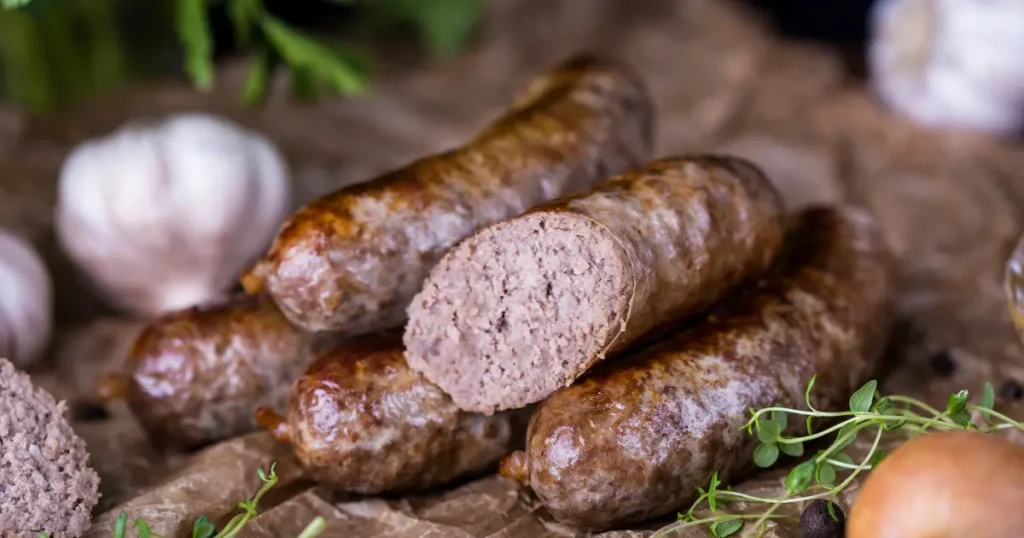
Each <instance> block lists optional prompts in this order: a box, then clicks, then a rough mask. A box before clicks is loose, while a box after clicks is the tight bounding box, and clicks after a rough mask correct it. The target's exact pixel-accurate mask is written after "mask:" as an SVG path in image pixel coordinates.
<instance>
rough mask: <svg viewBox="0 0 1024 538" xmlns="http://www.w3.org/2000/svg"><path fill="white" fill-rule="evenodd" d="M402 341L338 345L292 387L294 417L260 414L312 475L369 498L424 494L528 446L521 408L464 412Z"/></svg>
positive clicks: (370, 339)
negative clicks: (423, 373)
mask: <svg viewBox="0 0 1024 538" xmlns="http://www.w3.org/2000/svg"><path fill="white" fill-rule="evenodd" d="M401 344H402V342H401V336H400V335H399V334H390V335H373V336H366V337H362V338H358V339H356V340H354V341H351V342H348V343H346V344H344V345H342V346H339V347H337V348H335V349H334V350H332V351H330V352H328V353H326V354H324V355H322V356H321V357H320V358H319V359H317V361H316V362H315V363H314V364H313V365H312V366H310V368H309V370H308V371H307V372H306V373H305V375H303V376H302V377H300V378H299V380H298V381H297V382H296V383H295V386H294V388H293V390H292V399H291V405H290V412H289V414H288V417H287V419H285V418H283V417H280V416H277V415H276V414H275V413H272V412H269V411H267V410H264V409H261V410H258V411H257V414H258V415H259V418H260V422H261V423H262V424H263V425H264V426H265V427H267V428H268V429H269V430H271V432H272V433H274V435H275V437H277V438H278V439H279V440H281V441H287V442H291V443H292V446H293V448H294V450H295V454H296V456H297V457H298V459H299V461H300V462H301V463H302V465H303V467H304V468H305V469H306V471H307V472H308V475H309V476H310V477H311V478H312V479H314V480H316V481H318V482H320V483H322V484H324V485H326V486H328V487H331V488H333V489H336V490H339V491H349V492H356V493H365V494H374V493H382V492H398V491H410V490H421V489H426V488H430V487H433V486H437V485H441V484H444V483H446V482H449V481H451V480H453V479H455V478H457V477H459V476H463V475H466V474H468V473H473V472H478V471H483V470H485V469H487V468H489V467H492V466H495V465H496V464H497V462H498V460H499V459H500V458H501V457H502V456H504V455H505V454H508V453H509V452H511V451H513V450H515V449H516V448H519V447H521V446H522V442H523V438H524V437H525V433H526V431H525V430H526V417H525V415H524V413H523V412H512V413H504V414H497V415H493V416H489V417H488V416H484V415H480V414H475V413H465V412H462V411H459V409H458V408H456V407H455V405H454V404H453V403H452V401H451V399H450V398H448V396H446V395H445V394H444V393H443V392H441V390H440V389H438V388H437V387H436V386H434V385H432V384H430V383H429V382H427V381H426V380H424V379H423V378H422V377H420V376H419V375H417V374H416V373H415V372H413V371H412V370H410V369H409V368H408V366H406V363H405V359H404V358H403V353H402V345H401Z"/></svg>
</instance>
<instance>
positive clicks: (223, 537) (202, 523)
mask: <svg viewBox="0 0 1024 538" xmlns="http://www.w3.org/2000/svg"><path fill="white" fill-rule="evenodd" d="M276 467H277V463H276V462H275V463H272V464H271V465H270V472H269V473H267V472H265V471H264V470H263V468H262V467H261V468H259V469H257V470H256V473H257V474H258V475H259V477H260V481H261V482H263V485H262V487H260V489H259V491H257V492H256V494H255V495H253V497H252V498H251V499H247V500H244V501H242V502H240V503H238V508H240V509H241V510H242V512H241V513H239V514H237V515H235V517H233V518H231V520H230V521H228V523H227V525H225V526H224V528H223V529H221V531H220V532H217V528H216V527H215V526H214V525H213V523H211V522H210V520H209V519H208V518H207V517H206V516H205V515H202V516H199V519H197V520H196V521H195V523H193V524H192V538H233V537H234V536H236V535H237V534H238V533H239V532H240V531H241V530H242V528H243V527H245V525H246V523H248V522H249V520H251V519H252V518H254V517H256V515H257V514H258V513H259V503H260V499H262V498H263V496H264V495H266V494H267V492H268V491H270V489H271V488H273V487H274V486H275V485H277V483H278V481H279V479H278V477H277V472H275V468H276ZM132 526H134V527H135V534H136V536H138V538H167V537H166V536H163V535H161V534H157V533H155V532H153V531H152V530H151V529H150V528H149V524H148V523H146V521H145V520H144V519H141V518H138V519H136V520H135V521H133V522H132ZM326 527H327V520H326V519H324V518H323V516H318V517H316V518H315V519H313V521H311V522H310V523H309V525H307V526H306V528H305V529H303V530H302V532H301V533H299V536H298V538H316V537H317V536H319V535H320V533H322V532H323V531H324V528H326ZM127 533H128V514H127V513H125V512H121V513H120V514H119V515H118V517H117V522H116V523H115V524H114V538H125V537H126V536H128V534H127ZM39 538H48V535H47V534H46V533H45V532H40V533H39Z"/></svg>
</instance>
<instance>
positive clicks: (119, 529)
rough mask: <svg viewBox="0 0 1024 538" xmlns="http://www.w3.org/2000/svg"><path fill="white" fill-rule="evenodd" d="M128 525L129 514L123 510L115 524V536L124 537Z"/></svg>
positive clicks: (116, 537) (117, 537) (115, 537)
mask: <svg viewBox="0 0 1024 538" xmlns="http://www.w3.org/2000/svg"><path fill="white" fill-rule="evenodd" d="M127 526H128V514H126V513H124V512H121V513H120V514H118V516H117V523H115V524H114V538H124V533H125V527H127Z"/></svg>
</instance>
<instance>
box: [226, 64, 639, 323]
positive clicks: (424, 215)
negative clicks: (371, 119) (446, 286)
mask: <svg viewBox="0 0 1024 538" xmlns="http://www.w3.org/2000/svg"><path fill="white" fill-rule="evenodd" d="M652 125H653V119H652V106H651V104H650V100H649V97H648V95H647V91H646V89H645V88H644V85H643V84H642V82H641V81H640V80H639V79H637V78H636V77H635V76H634V75H633V74H632V73H631V71H629V70H628V69H626V68H624V67H622V66H618V65H616V64H612V63H609V62H604V61H600V60H595V59H588V58H583V57H580V58H576V59H574V60H571V61H569V62H566V63H565V64H563V65H561V66H560V67H559V68H558V69H555V70H554V71H552V72H550V73H548V74H546V75H544V76H543V77H540V78H539V79H538V80H536V81H534V82H533V84H531V85H530V86H529V87H528V88H527V89H526V90H525V91H524V92H523V94H522V96H521V97H520V98H519V100H518V102H517V103H516V104H515V105H514V106H513V108H512V110H511V111H510V112H508V113H507V114H506V115H505V116H503V117H502V118H500V119H498V120H497V121H496V122H495V123H493V124H492V125H491V126H490V127H489V128H487V129H486V130H484V131H483V132H482V133H480V134H479V135H478V136H477V137H476V138H474V139H473V140H471V141H469V142H468V143H467V144H465V145H464V146H463V147H462V148H459V149H456V150H454V151H449V152H446V153H442V154H440V155H435V156H432V157H427V158H424V159H420V160H418V161H415V162H413V163H411V164H409V165H407V166H405V167H404V168H401V169H399V170H396V171H393V172H390V173H388V174H385V175H383V176H381V177H379V178H377V179H375V180H373V181H370V182H368V183H364V184H360V185H355V186H352V187H349V188H346V189H343V190H340V191H337V192H335V193H332V194H329V195H327V196H325V197H323V198H320V199H319V200H316V201H314V202H312V203H311V204H309V205H307V206H306V207H304V208H303V209H302V210H300V211H299V212H298V213H296V214H295V215H293V216H292V217H291V218H290V219H289V220H288V221H287V222H286V223H285V225H284V227H283V228H282V230H281V232H280V234H279V235H278V236H277V238H276V240H275V241H274V243H273V245H272V246H271V249H270V251H269V253H268V254H267V255H266V256H265V257H264V259H263V260H261V261H260V262H259V263H257V264H256V265H255V266H254V267H253V269H252V270H251V271H250V272H249V273H248V274H247V275H245V276H244V277H243V285H244V286H245V287H246V290H247V291H249V292H251V293H258V292H260V291H262V290H264V289H265V290H266V291H268V292H269V293H270V295H271V296H273V298H274V300H275V302H276V303H277V305H278V306H279V307H280V308H281V310H282V311H283V312H284V314H285V315H286V316H287V317H288V319H290V320H291V321H292V322H293V323H295V324H296V325H298V326H300V327H303V328H305V329H307V330H309V331H313V332H320V331H330V332H343V333H348V334H350V335H353V334H359V333H364V332H371V331H374V330H379V329H384V328H393V327H398V326H401V325H402V322H403V321H404V319H405V309H406V307H407V306H408V304H409V301H410V300H411V299H412V297H413V295H414V294H415V293H416V292H417V291H419V289H420V286H421V285H422V284H423V279H424V278H426V276H427V272H428V271H429V270H430V268H431V267H432V266H433V265H434V264H436V263H437V261H438V259H440V257H441V255H442V254H444V252H445V251H446V250H448V249H449V248H450V247H451V246H452V245H453V244H454V243H455V242H456V241H458V240H459V239H462V238H463V237H465V236H466V235H468V234H470V233H471V232H473V231H474V230H476V229H478V228H480V227H482V226H484V225H486V224H490V223H492V222H495V221H498V220H501V219H504V218H507V217H511V216H514V215H518V214H520V213H522V212H523V211H526V210H527V209H528V208H530V207H531V206H534V205H536V204H538V203H541V202H545V201H548V200H551V199H553V198H556V197H558V196H561V195H563V194H565V193H568V192H575V191H579V190H583V189H586V188H588V187H589V186H590V185H592V184H593V183H594V182H596V181H598V180H600V179H604V178H605V177H606V176H607V175H610V174H613V173H616V172H620V171H623V170H626V169H628V168H630V167H632V166H635V165H637V164H639V163H641V162H643V161H645V160H647V159H648V158H650V154H651V151H652V149H651V148H652V144H653V141H652V138H653V127H652Z"/></svg>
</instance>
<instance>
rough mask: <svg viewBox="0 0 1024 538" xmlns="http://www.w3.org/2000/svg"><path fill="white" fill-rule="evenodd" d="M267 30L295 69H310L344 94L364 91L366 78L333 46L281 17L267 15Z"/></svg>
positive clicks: (311, 72) (320, 78)
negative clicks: (334, 49) (307, 34)
mask: <svg viewBox="0 0 1024 538" xmlns="http://www.w3.org/2000/svg"><path fill="white" fill-rule="evenodd" d="M261 22H262V25H263V30H264V32H266V36H267V39H268V40H270V42H271V44H273V45H274V48H275V49H277V52H278V54H280V55H281V57H282V58H284V60H285V61H286V62H288V64H289V65H291V66H292V67H293V68H295V69H304V70H307V71H308V72H309V73H310V74H311V75H313V76H315V77H316V78H317V79H318V80H320V81H322V82H324V83H325V84H327V85H328V86H329V87H331V89H333V90H335V91H337V92H340V93H362V92H364V91H365V90H366V81H365V79H364V78H363V77H362V76H360V74H359V73H358V72H357V71H355V70H353V69H352V67H351V66H350V65H349V64H347V63H346V62H345V61H344V60H342V59H341V58H339V57H338V56H337V55H336V54H334V52H333V51H332V50H331V48H330V47H329V46H327V45H324V44H323V43H320V42H319V41H317V40H315V39H312V38H310V37H307V36H305V35H303V34H302V33H300V32H298V31H296V30H295V29H293V28H292V27H290V26H288V25H287V24H285V23H284V22H283V21H281V20H280V19H278V18H276V17H273V16H271V15H267V14H264V15H263V17H262V18H261Z"/></svg>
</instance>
